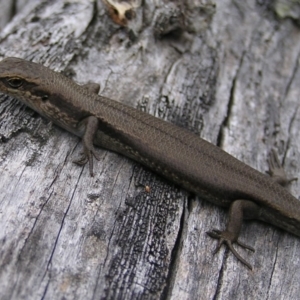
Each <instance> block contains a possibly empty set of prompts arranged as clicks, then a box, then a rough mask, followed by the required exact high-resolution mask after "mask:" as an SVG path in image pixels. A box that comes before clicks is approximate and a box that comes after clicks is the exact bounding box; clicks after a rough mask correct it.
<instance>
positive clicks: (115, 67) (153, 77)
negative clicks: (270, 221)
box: [0, 0, 300, 299]
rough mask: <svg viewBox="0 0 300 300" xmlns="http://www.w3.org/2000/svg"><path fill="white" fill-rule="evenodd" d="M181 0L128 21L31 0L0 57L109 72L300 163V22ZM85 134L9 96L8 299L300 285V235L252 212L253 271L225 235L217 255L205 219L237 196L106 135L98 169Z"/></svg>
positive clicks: (197, 295)
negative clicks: (159, 171) (158, 171)
mask: <svg viewBox="0 0 300 300" xmlns="http://www.w3.org/2000/svg"><path fill="white" fill-rule="evenodd" d="M182 2H183V1H178V3H177V2H176V1H172V2H171V1H170V2H168V1H144V3H142V4H143V5H142V6H140V7H138V8H136V10H135V17H134V18H133V19H132V20H131V21H130V22H128V24H127V25H128V27H121V26H120V25H117V24H115V23H113V21H112V20H111V18H110V16H109V15H108V13H107V12H108V10H107V7H106V6H105V5H104V4H103V2H102V1H99V0H98V1H88V0H86V1H83V0H81V1H80V0H78V1H67V0H65V1H62V0H53V1H30V0H28V1H27V4H26V5H25V6H24V8H23V9H21V10H19V11H17V15H16V16H15V17H14V18H13V20H12V21H11V22H10V23H9V24H8V25H7V26H6V27H5V28H4V29H3V30H2V33H1V35H0V58H2V57H5V56H17V57H22V58H26V59H30V60H33V61H36V62H41V63H44V64H45V65H47V66H50V67H51V68H53V69H56V70H63V71H64V72H65V73H66V74H67V75H68V76H71V77H73V78H74V79H75V80H76V81H78V82H80V83H85V82H87V81H90V80H92V81H95V82H98V83H100V84H101V94H103V95H105V96H108V97H110V98H114V99H116V100H119V101H122V102H124V103H126V104H128V105H131V106H134V107H136V108H138V109H142V110H145V111H147V112H149V113H151V114H153V115H156V116H157V117H160V118H163V119H165V120H168V121H170V122H173V123H176V124H178V125H180V126H184V127H187V128H189V129H190V130H192V131H194V132H195V133H196V134H199V135H201V136H202V137H204V138H206V139H208V140H210V141H212V142H213V143H215V144H217V145H219V146H221V147H222V148H224V149H225V150H226V151H228V152H229V153H231V154H232V155H234V156H235V157H237V158H239V159H241V160H242V161H244V162H246V163H248V164H250V165H251V166H253V167H255V168H257V169H258V170H260V171H262V172H265V171H266V170H267V164H266V160H267V156H268V152H269V151H270V150H271V149H272V148H277V149H278V151H279V154H280V158H281V159H283V160H284V163H285V167H286V169H287V170H288V172H289V174H291V176H297V174H298V170H299V165H300V160H299V157H300V153H299V146H298V145H299V142H300V136H299V126H300V124H299V123H300V117H299V113H298V108H299V96H298V95H299V94H300V85H299V82H300V81H299V80H300V73H299V68H298V62H299V50H300V30H299V28H298V27H297V26H296V24H295V22H293V21H292V20H289V19H280V18H278V16H277V15H276V14H275V13H274V9H273V6H272V5H271V4H269V1H266V2H263V1H255V0H247V1H231V0H222V1H217V3H216V4H217V5H216V8H214V6H213V5H212V4H211V3H210V1H208V0H207V1H200V0H199V1H192V0H190V1H184V2H185V4H182ZM214 10H215V13H214ZM170 20H172V21H171V22H170ZM80 149H81V145H80V141H79V140H78V138H76V137H74V136H72V135H71V134H69V133H68V132H65V131H64V130H62V129H60V128H57V127H56V126H52V125H51V124H49V123H48V122H47V121H45V120H44V119H42V118H41V117H40V116H38V115H37V114H36V113H34V112H33V111H31V110H30V109H29V108H26V107H25V106H24V105H22V104H20V103H19V102H18V101H17V100H14V99H11V98H9V97H7V96H2V95H1V97H0V168H1V174H0V203H1V205H0V241H1V252H0V282H1V288H0V298H1V299H22V298H24V299H28V298H30V299H40V298H43V299H62V298H65V299H159V298H167V299H217V298H218V299H262V298H268V297H269V298H273V299H280V298H282V299H283V298H284V299H297V298H298V295H299V287H298V282H299V279H300V270H299V261H300V251H299V250H300V239H299V238H297V237H294V236H292V235H290V234H288V233H285V232H283V231H281V230H279V229H276V228H275V227H272V226H269V225H267V224H263V223H258V222H249V223H247V224H246V226H245V227H244V229H243V231H242V235H241V240H244V241H247V243H248V244H252V245H253V246H254V247H255V248H256V252H255V253H254V254H253V253H250V252H247V251H245V250H243V249H238V250H239V252H240V253H241V254H242V255H243V257H245V258H246V259H247V260H248V261H250V262H251V264H252V265H253V267H254V270H253V271H252V272H251V271H249V270H248V269H247V268H245V266H244V265H242V264H241V263H240V262H238V261H237V260H236V258H235V257H234V256H233V255H232V254H231V253H229V252H228V250H225V249H224V248H222V250H221V251H220V252H219V253H218V254H216V255H212V251H213V250H214V247H215V246H216V242H215V241H214V240H212V239H211V238H210V237H208V236H207V235H206V234H205V232H206V231H208V230H211V229H212V228H224V226H225V223H226V212H225V211H224V210H223V209H221V208H218V207H216V206H213V205H210V204H209V203H207V202H204V201H202V200H201V197H194V196H192V195H189V193H188V192H186V191H184V190H181V189H180V188H179V187H176V186H174V185H172V184H170V183H168V182H166V181H165V180H163V179H161V178H160V177H159V176H156V175H155V174H153V173H151V172H150V171H148V170H146V169H145V168H143V167H141V166H140V165H139V164H137V163H134V162H132V161H131V160H129V159H127V158H124V157H122V156H120V155H118V154H115V153H111V152H108V151H105V150H103V149H99V153H100V154H101V157H102V159H101V161H99V162H95V171H96V176H95V177H94V178H91V177H90V176H89V172H88V168H87V167H84V168H83V169H81V168H80V167H78V166H76V165H74V164H72V158H73V157H74V156H76V155H78V153H79V152H80ZM146 187H149V188H150V189H148V188H146ZM291 191H292V193H293V194H294V195H296V197H299V194H300V193H299V184H298V183H297V182H296V183H293V185H292V187H291Z"/></svg>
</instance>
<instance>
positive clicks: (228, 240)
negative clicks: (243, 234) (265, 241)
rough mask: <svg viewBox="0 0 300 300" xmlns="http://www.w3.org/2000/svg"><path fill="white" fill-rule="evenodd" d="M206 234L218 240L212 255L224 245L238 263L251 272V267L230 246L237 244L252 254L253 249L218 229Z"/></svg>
mask: <svg viewBox="0 0 300 300" xmlns="http://www.w3.org/2000/svg"><path fill="white" fill-rule="evenodd" d="M207 234H208V235H209V236H210V237H212V238H214V239H218V240H219V242H218V245H217V247H216V249H215V251H214V252H213V253H214V254H216V253H217V252H218V251H219V250H220V248H221V246H222V245H223V244H226V245H227V247H228V248H229V250H230V251H231V252H232V253H233V255H234V256H235V257H236V258H237V259H238V260H239V261H240V262H242V263H243V264H244V265H246V266H247V267H248V268H249V269H250V270H252V266H251V265H250V264H249V263H248V262H247V261H246V260H245V259H243V258H242V257H241V256H240V255H239V254H238V253H237V251H236V250H235V249H234V248H233V245H232V244H233V243H237V244H238V245H239V246H241V247H242V248H245V249H248V250H250V251H253V252H254V251H255V250H254V248H252V247H250V246H247V245H245V244H244V243H242V242H240V241H239V240H238V239H236V238H234V236H233V234H232V233H230V232H229V231H221V230H218V229H213V230H212V231H209V232H207Z"/></svg>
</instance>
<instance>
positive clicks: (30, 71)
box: [0, 57, 45, 97]
mask: <svg viewBox="0 0 300 300" xmlns="http://www.w3.org/2000/svg"><path fill="white" fill-rule="evenodd" d="M44 68H45V67H43V66H42V65H39V64H36V63H33V62H29V61H26V60H23V59H20V58H16V57H8V58H5V59H3V60H2V61H1V62H0V92H3V93H5V94H9V95H12V96H16V97H18V96H21V94H25V93H26V92H28V91H32V90H34V88H35V87H36V86H37V85H38V82H41V81H42V79H43V78H41V77H43V69H44Z"/></svg>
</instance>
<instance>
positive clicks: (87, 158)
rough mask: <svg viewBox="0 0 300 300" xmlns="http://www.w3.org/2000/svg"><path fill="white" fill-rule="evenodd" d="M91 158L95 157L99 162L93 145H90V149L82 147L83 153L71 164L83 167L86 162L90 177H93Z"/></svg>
mask: <svg viewBox="0 0 300 300" xmlns="http://www.w3.org/2000/svg"><path fill="white" fill-rule="evenodd" d="M93 157H95V158H96V159H97V160H100V157H99V156H98V154H97V153H96V150H95V148H94V147H93V145H91V146H90V147H87V146H84V150H83V153H82V154H81V157H80V158H78V159H76V160H73V163H75V164H77V165H80V166H83V165H85V164H86V163H87V162H88V163H89V170H90V175H91V176H92V177H93V176H94V173H93Z"/></svg>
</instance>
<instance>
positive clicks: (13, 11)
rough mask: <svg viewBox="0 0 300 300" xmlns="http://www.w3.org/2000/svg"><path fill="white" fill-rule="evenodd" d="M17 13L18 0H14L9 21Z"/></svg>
mask: <svg viewBox="0 0 300 300" xmlns="http://www.w3.org/2000/svg"><path fill="white" fill-rule="evenodd" d="M16 13H17V0H14V1H12V3H11V8H10V16H9V21H11V19H12V18H13V17H14V16H15V15H16Z"/></svg>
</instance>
